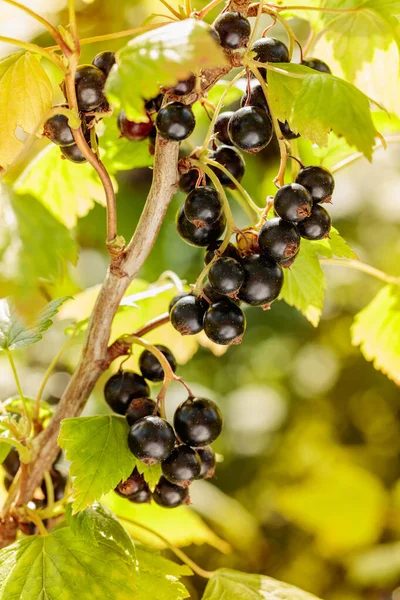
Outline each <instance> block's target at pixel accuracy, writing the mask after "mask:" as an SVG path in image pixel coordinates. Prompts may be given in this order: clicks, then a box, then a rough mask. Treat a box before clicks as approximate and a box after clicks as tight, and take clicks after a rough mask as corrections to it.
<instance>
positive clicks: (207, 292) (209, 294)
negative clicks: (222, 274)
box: [202, 281, 240, 309]
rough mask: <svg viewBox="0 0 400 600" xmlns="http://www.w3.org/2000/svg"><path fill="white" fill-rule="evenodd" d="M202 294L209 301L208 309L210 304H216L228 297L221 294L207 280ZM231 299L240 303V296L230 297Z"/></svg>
mask: <svg viewBox="0 0 400 600" xmlns="http://www.w3.org/2000/svg"><path fill="white" fill-rule="evenodd" d="M202 296H203V298H205V300H206V301H207V303H208V304H207V309H208V305H209V304H216V303H217V302H223V301H226V300H227V297H226V296H225V295H224V294H219V293H218V292H216V291H215V290H214V288H213V287H212V286H211V283H210V282H209V281H207V283H206V284H204V286H203V290H202ZM229 300H230V301H231V302H234V303H235V304H237V305H238V306H239V305H240V300H239V299H238V298H230V299H229Z"/></svg>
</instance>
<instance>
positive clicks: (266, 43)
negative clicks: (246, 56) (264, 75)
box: [251, 37, 290, 63]
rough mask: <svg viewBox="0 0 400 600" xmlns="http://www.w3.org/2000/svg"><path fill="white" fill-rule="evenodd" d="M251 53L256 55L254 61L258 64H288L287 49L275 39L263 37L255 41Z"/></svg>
mask: <svg viewBox="0 0 400 600" xmlns="http://www.w3.org/2000/svg"><path fill="white" fill-rule="evenodd" d="M251 51H252V52H255V53H256V56H255V57H254V60H256V61H257V62H260V63H268V62H272V63H280V62H290V58H289V50H288V47H287V46H286V45H285V44H284V43H283V42H281V41H280V40H277V39H276V38H270V37H265V38H261V39H259V40H257V41H256V42H255V43H254V44H253V46H252V47H251Z"/></svg>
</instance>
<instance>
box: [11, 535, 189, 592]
mask: <svg viewBox="0 0 400 600" xmlns="http://www.w3.org/2000/svg"><path fill="white" fill-rule="evenodd" d="M143 558H144V559H143V566H142V565H141V562H140V559H138V560H137V561H136V562H134V561H132V559H131V557H130V556H127V555H126V554H125V552H123V551H122V550H119V549H118V548H117V547H116V545H115V544H114V543H110V541H109V540H106V539H102V540H100V539H99V541H98V545H94V544H91V543H89V542H88V541H87V540H85V539H81V538H78V537H76V536H75V535H74V534H73V532H72V531H71V529H70V528H69V527H65V528H63V529H60V530H58V531H55V532H53V533H50V534H49V535H47V536H30V537H27V538H25V539H22V540H19V541H18V542H15V543H14V544H12V545H11V546H8V547H7V548H5V549H3V550H2V551H1V552H0V600H77V598H79V600H93V599H94V598H104V599H106V598H107V600H108V599H110V600H111V599H112V600H126V599H127V598H135V600H160V599H161V598H162V599H163V600H182V599H183V598H187V597H188V593H187V590H186V588H185V587H184V586H183V585H182V584H181V583H180V582H179V580H178V578H179V577H180V575H181V574H187V569H186V568H181V567H179V565H175V564H174V563H171V561H167V560H166V559H163V558H161V557H160V558H161V560H159V557H157V556H154V565H153V562H152V561H147V560H146V558H147V557H145V556H144V557H143Z"/></svg>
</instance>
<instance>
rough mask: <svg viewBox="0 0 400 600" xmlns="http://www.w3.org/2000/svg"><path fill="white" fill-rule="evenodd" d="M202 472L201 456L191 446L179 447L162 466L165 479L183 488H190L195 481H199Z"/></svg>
mask: <svg viewBox="0 0 400 600" xmlns="http://www.w3.org/2000/svg"><path fill="white" fill-rule="evenodd" d="M200 471H201V462H200V458H199V455H198V454H197V452H196V451H195V450H192V448H189V446H178V448H175V450H174V451H173V452H172V453H171V454H170V455H169V456H168V458H167V459H166V460H164V462H163V464H162V472H163V475H164V477H165V478H166V479H168V481H170V482H171V483H175V484H176V485H182V486H183V487H188V486H189V485H190V484H191V483H192V481H193V480H194V479H197V478H198V477H199V475H200Z"/></svg>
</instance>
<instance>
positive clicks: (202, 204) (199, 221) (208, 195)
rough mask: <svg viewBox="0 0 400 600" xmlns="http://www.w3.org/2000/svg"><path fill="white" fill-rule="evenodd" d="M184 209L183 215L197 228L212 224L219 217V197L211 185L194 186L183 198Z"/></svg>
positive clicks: (220, 204)
mask: <svg viewBox="0 0 400 600" xmlns="http://www.w3.org/2000/svg"><path fill="white" fill-rule="evenodd" d="M184 211H185V217H186V218H187V219H188V220H189V221H190V222H191V223H193V225H195V226H196V227H197V228H201V227H205V226H206V225H212V224H213V223H215V222H216V221H218V219H219V218H220V217H221V214H222V202H221V198H220V197H219V194H218V192H217V191H216V190H215V189H214V188H213V187H211V186H208V185H205V186H201V187H198V188H195V189H194V190H192V191H191V192H190V194H189V195H188V197H187V198H186V200H185V203H184Z"/></svg>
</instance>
